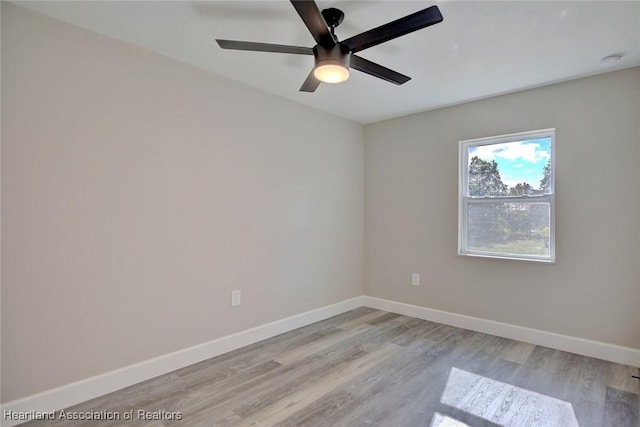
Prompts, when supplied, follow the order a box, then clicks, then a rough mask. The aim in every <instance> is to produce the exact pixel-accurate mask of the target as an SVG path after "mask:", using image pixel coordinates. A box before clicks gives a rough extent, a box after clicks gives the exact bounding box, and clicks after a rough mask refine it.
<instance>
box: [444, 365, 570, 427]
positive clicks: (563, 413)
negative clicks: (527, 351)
mask: <svg viewBox="0 0 640 427" xmlns="http://www.w3.org/2000/svg"><path fill="white" fill-rule="evenodd" d="M440 401H441V403H443V404H445V405H448V406H452V407H454V408H456V409H459V410H461V411H464V412H467V413H469V414H473V415H475V416H477V417H480V418H483V419H485V420H488V421H491V422H493V423H496V424H499V425H501V426H505V427H510V426H514V427H515V426H523V425H549V426H557V427H560V426H565V427H578V420H577V419H576V415H575V412H574V411H573V407H572V406H571V404H570V403H569V402H565V401H564V400H560V399H556V398H554V397H551V396H547V395H544V394H541V393H536V392H535V391H530V390H526V389H523V388H520V387H516V386H514V385H511V384H506V383H503V382H500V381H496V380H493V379H491V378H487V377H483V376H482V375H476V374H473V373H471V372H467V371H464V370H462V369H458V368H451V372H449V379H448V380H447V385H446V386H445V389H444V392H443V393H442V398H441V400H440ZM454 421H455V420H454ZM435 425H437V426H441V425H445V426H448V425H449V424H435ZM451 425H455V426H458V425H464V424H451Z"/></svg>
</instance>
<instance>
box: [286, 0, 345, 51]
mask: <svg viewBox="0 0 640 427" xmlns="http://www.w3.org/2000/svg"><path fill="white" fill-rule="evenodd" d="M291 4H292V5H293V7H294V9H295V10H296V12H298V15H300V18H302V21H303V22H304V24H305V25H306V26H307V28H308V29H309V32H310V33H311V35H312V36H313V38H314V39H315V40H316V42H317V43H318V44H319V45H320V46H324V47H333V46H334V45H335V44H336V43H337V40H336V38H335V36H334V35H333V34H331V31H329V27H328V26H327V23H326V22H325V20H324V18H323V17H322V14H321V13H320V10H319V9H318V6H317V5H316V3H315V2H314V1H313V0H291Z"/></svg>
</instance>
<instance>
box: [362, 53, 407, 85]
mask: <svg viewBox="0 0 640 427" xmlns="http://www.w3.org/2000/svg"><path fill="white" fill-rule="evenodd" d="M351 68H353V69H354V70H358V71H362V72H363V73H367V74H370V75H372V76H374V77H378V78H379V79H382V80H386V81H388V82H390V83H394V84H397V85H401V84H403V83H406V82H408V81H409V80H411V77H409V76H405V75H404V74H400V73H398V72H397V71H393V70H390V69H388V68H387V67H383V66H382V65H379V64H376V63H375V62H371V61H369V60H368V59H364V58H362V57H360V56H358V55H351Z"/></svg>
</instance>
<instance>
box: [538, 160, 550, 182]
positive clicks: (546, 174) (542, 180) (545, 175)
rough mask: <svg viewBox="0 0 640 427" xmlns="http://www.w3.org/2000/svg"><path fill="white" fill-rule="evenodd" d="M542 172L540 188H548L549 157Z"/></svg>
mask: <svg viewBox="0 0 640 427" xmlns="http://www.w3.org/2000/svg"><path fill="white" fill-rule="evenodd" d="M542 173H543V176H542V179H541V180H540V189H541V190H548V189H549V187H551V159H549V161H548V162H547V164H546V165H545V167H544V170H543V171H542Z"/></svg>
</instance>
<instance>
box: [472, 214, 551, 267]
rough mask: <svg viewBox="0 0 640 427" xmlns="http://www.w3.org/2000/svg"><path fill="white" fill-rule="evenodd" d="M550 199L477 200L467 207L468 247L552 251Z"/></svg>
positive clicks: (516, 251)
mask: <svg viewBox="0 0 640 427" xmlns="http://www.w3.org/2000/svg"><path fill="white" fill-rule="evenodd" d="M550 213H551V207H550V205H549V203H548V202H518V203H473V202H470V203H469V205H468V209H467V248H468V250H469V251H473V252H486V253H489V252H490V253H497V254H505V255H539V256H549V255H550V248H549V245H550V233H549V230H550V227H551V224H550Z"/></svg>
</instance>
